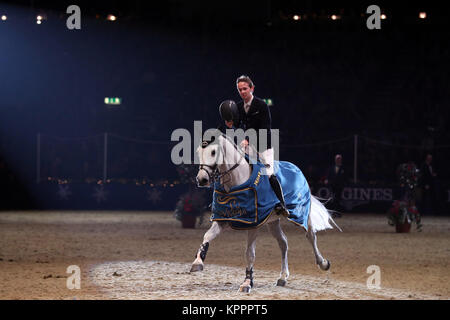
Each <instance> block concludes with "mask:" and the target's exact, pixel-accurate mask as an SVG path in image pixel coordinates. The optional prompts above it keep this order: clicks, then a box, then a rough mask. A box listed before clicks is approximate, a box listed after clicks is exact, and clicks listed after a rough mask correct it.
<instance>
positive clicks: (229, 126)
mask: <svg viewBox="0 0 450 320" xmlns="http://www.w3.org/2000/svg"><path fill="white" fill-rule="evenodd" d="M225 124H226V125H227V127H228V128H230V129H231V128H232V127H233V120H231V121H227V120H225Z"/></svg>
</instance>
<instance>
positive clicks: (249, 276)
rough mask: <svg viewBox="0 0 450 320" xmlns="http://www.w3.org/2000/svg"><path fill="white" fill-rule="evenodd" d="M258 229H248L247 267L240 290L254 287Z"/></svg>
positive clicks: (248, 289) (246, 290)
mask: <svg viewBox="0 0 450 320" xmlns="http://www.w3.org/2000/svg"><path fill="white" fill-rule="evenodd" d="M257 232H258V229H251V230H248V234H247V250H246V252H245V257H246V258H247V268H246V270H245V280H244V282H243V283H242V284H241V286H240V287H239V291H240V292H250V290H251V288H252V287H253V265H254V263H255V249H256V234H257Z"/></svg>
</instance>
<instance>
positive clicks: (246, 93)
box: [237, 81, 254, 102]
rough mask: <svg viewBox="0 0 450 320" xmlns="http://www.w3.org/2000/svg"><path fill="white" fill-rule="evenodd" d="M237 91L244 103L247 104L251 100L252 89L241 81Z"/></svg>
mask: <svg viewBox="0 0 450 320" xmlns="http://www.w3.org/2000/svg"><path fill="white" fill-rule="evenodd" d="M237 89H238V92H239V95H240V96H241V98H242V99H243V100H244V101H245V102H247V101H248V100H250V99H251V97H252V95H253V89H254V87H252V88H250V86H249V84H248V83H247V82H243V81H241V82H238V84H237Z"/></svg>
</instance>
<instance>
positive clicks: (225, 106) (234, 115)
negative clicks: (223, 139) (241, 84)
mask: <svg viewBox="0 0 450 320" xmlns="http://www.w3.org/2000/svg"><path fill="white" fill-rule="evenodd" d="M219 113H220V116H221V117H222V119H223V120H225V121H233V124H234V125H235V126H237V125H238V123H239V110H238V107H237V105H236V103H235V102H234V101H233V100H225V101H223V102H222V103H221V104H220V106H219Z"/></svg>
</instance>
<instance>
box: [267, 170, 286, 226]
mask: <svg viewBox="0 0 450 320" xmlns="http://www.w3.org/2000/svg"><path fill="white" fill-rule="evenodd" d="M269 182H270V185H271V186H272V189H273V191H274V192H275V194H276V196H277V198H278V200H280V203H279V204H278V205H277V207H275V208H276V209H278V210H277V214H282V215H284V216H285V217H289V215H290V213H289V211H288V210H287V209H286V203H285V202H284V195H283V189H282V188H281V184H280V182H279V181H278V179H277V177H276V176H275V175H274V174H273V175H271V176H270V177H269Z"/></svg>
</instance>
